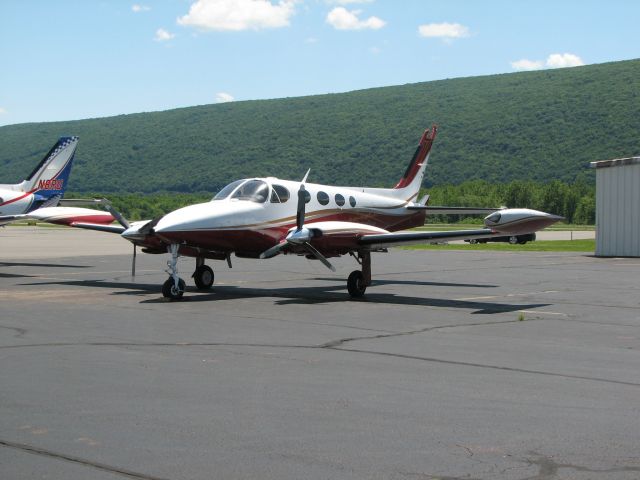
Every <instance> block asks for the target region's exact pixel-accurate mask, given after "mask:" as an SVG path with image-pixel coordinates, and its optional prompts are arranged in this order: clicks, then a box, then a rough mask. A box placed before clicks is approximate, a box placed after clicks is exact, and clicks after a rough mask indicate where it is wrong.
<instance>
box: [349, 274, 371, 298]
mask: <svg viewBox="0 0 640 480" xmlns="http://www.w3.org/2000/svg"><path fill="white" fill-rule="evenodd" d="M347 290H349V295H351V296H352V297H353V298H359V297H362V296H363V295H364V292H365V291H366V290H367V285H366V282H365V281H364V275H363V274H362V272H361V271H360V270H354V271H353V272H351V274H350V275H349V278H348V279H347Z"/></svg>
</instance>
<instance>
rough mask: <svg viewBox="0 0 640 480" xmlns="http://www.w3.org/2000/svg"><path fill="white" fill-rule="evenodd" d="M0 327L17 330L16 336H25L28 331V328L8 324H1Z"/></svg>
mask: <svg viewBox="0 0 640 480" xmlns="http://www.w3.org/2000/svg"><path fill="white" fill-rule="evenodd" d="M0 328H6V329H7V330H13V331H14V332H16V334H15V335H14V337H15V338H20V337H24V335H25V334H26V333H27V329H26V328H20V327H10V326H8V325H0Z"/></svg>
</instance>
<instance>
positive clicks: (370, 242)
mask: <svg viewBox="0 0 640 480" xmlns="http://www.w3.org/2000/svg"><path fill="white" fill-rule="evenodd" d="M500 236H504V233H499V232H496V231H494V230H491V229H490V228H482V229H478V230H453V231H444V232H399V233H382V234H374V235H363V236H362V237H360V238H359V239H358V245H362V246H363V247H367V248H368V249H370V250H377V249H380V248H387V247H398V246H403V245H418V244H424V243H432V242H448V241H450V240H472V239H479V238H491V237H500Z"/></svg>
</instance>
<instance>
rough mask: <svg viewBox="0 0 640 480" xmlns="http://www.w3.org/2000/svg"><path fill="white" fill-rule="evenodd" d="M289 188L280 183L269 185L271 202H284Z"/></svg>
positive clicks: (287, 196)
mask: <svg viewBox="0 0 640 480" xmlns="http://www.w3.org/2000/svg"><path fill="white" fill-rule="evenodd" d="M289 196H290V195H289V190H287V189H286V188H285V187H283V186H282V185H276V184H273V185H271V203H284V202H286V201H287V200H289Z"/></svg>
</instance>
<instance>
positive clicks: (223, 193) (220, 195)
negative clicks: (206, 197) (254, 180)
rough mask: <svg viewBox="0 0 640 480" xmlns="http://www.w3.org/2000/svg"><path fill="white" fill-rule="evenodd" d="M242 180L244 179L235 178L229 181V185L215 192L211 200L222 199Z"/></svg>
mask: <svg viewBox="0 0 640 480" xmlns="http://www.w3.org/2000/svg"><path fill="white" fill-rule="evenodd" d="M242 182H246V180H236V181H235V182H231V183H230V184H229V185H227V186H226V187H224V188H223V189H222V190H220V191H219V192H218V193H216V196H215V197H213V199H212V201H213V200H224V199H225V198H227V197H228V196H229V195H231V192H233V191H234V190H235V189H236V188H237V187H238V185H240V184H241V183H242Z"/></svg>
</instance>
